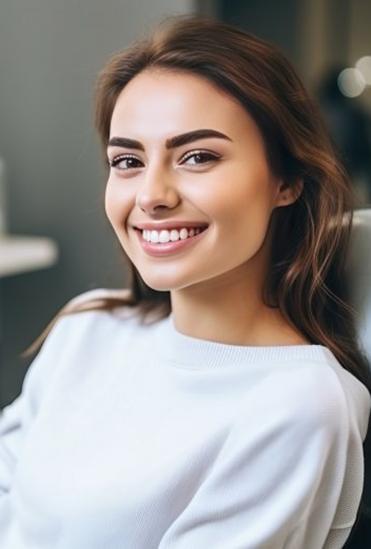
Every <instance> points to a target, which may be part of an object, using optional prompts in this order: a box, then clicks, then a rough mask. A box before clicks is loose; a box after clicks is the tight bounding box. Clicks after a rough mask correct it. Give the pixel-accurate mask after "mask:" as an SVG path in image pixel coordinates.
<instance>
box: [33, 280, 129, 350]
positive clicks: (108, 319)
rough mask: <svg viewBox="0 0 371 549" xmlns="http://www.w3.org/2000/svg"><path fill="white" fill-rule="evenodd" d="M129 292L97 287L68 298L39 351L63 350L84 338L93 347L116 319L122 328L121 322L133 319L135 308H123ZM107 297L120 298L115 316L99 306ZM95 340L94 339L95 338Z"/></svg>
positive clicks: (110, 328) (113, 325)
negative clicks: (120, 302) (120, 303)
mask: <svg viewBox="0 0 371 549" xmlns="http://www.w3.org/2000/svg"><path fill="white" fill-rule="evenodd" d="M130 297H131V291H130V289H126V288H124V289H117V290H116V289H108V288H97V289H94V290H89V291H86V292H83V293H81V294H78V295H77V296H74V297H73V298H71V299H70V300H69V301H67V303H66V304H65V305H64V306H63V307H62V308H61V309H60V311H59V313H58V315H57V317H56V319H55V321H54V323H53V325H52V327H51V329H50V332H49V333H48V336H47V338H46V339H45V342H44V344H43V347H42V352H44V353H45V352H46V351H47V350H49V349H51V348H55V347H61V346H62V347H61V348H62V349H64V348H65V347H64V344H66V345H68V348H71V346H73V345H76V344H81V342H82V341H85V338H88V339H89V340H90V341H91V343H92V344H93V343H94V341H95V340H96V341H98V340H99V339H101V338H100V337H99V336H100V335H103V334H105V333H107V334H108V333H111V334H112V330H113V329H114V327H115V326H117V324H118V320H120V327H121V328H122V327H123V323H122V320H124V319H127V321H128V322H127V323H126V325H129V319H132V320H134V319H136V318H137V317H136V312H137V307H129V306H125V300H127V299H130ZM107 298H111V299H112V298H113V299H119V300H121V299H122V306H118V310H119V313H120V314H119V315H114V314H112V311H111V310H109V309H104V308H103V307H102V305H103V303H104V300H105V299H107ZM97 338H98V339H97Z"/></svg>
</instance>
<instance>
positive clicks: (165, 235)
mask: <svg viewBox="0 0 371 549" xmlns="http://www.w3.org/2000/svg"><path fill="white" fill-rule="evenodd" d="M199 232H201V229H200V228H196V229H194V228H192V229H186V228H184V229H180V231H178V230H177V229H171V230H170V231H168V230H166V229H163V230H162V231H154V230H152V231H150V230H146V229H144V230H143V231H142V234H143V238H144V240H146V241H147V242H153V243H157V242H159V243H164V242H170V241H171V242H176V241H177V240H185V239H186V238H188V237H189V236H195V235H196V234H198V233H199Z"/></svg>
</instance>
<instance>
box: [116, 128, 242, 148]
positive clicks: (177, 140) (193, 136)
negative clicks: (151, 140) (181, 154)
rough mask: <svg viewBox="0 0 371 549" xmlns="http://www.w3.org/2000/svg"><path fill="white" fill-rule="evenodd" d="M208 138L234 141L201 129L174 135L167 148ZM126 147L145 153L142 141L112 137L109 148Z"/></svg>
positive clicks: (219, 133) (168, 140)
mask: <svg viewBox="0 0 371 549" xmlns="http://www.w3.org/2000/svg"><path fill="white" fill-rule="evenodd" d="M206 137H218V138H219V139H227V140H228V141H232V139H231V138H230V137H228V136H227V135H225V134H224V133H221V132H218V131H217V130H211V129H200V130H194V131H191V132H186V133H182V134H180V135H174V136H173V137H170V138H169V139H167V140H166V141H165V147H166V148H167V149H174V148H175V147H180V146H181V145H187V144H188V143H192V142H193V141H197V140H198V139H205V138H206ZM114 146H118V147H126V148H128V149H139V150H140V151H144V146H143V145H142V143H141V142H140V141H136V140H135V139H129V138H128V137H111V139H110V140H109V142H108V147H114Z"/></svg>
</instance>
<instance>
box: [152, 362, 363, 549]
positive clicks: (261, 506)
mask: <svg viewBox="0 0 371 549" xmlns="http://www.w3.org/2000/svg"><path fill="white" fill-rule="evenodd" d="M311 366H312V367H308V368H307V367H306V366H305V367H303V365H300V367H299V368H298V369H297V371H293V370H291V372H290V374H289V375H286V376H285V375H282V373H281V374H280V375H272V376H269V378H268V379H266V380H265V381H264V382H261V383H260V384H258V385H259V386H257V387H255V389H254V390H252V391H251V392H250V393H249V394H248V395H247V397H246V403H245V404H244V406H243V409H241V410H240V413H239V414H238V418H237V421H236V422H235V424H234V426H233V427H232V429H231V431H230V434H229V436H228V437H227V440H226V442H225V444H224V445H223V447H222V449H221V451H220V452H219V455H218V456H217V458H216V459H215V460H214V462H213V464H212V465H211V466H210V468H209V471H208V474H207V475H206V476H205V478H204V480H203V482H202V483H201V485H200V487H199V489H198V490H197V492H196V493H195V494H194V495H193V497H192V499H191V500H190V501H189V503H188V505H187V506H186V507H185V508H184V509H183V511H182V513H181V514H180V515H179V516H178V517H177V519H176V520H175V521H174V522H173V523H172V525H171V526H170V528H169V529H168V530H167V531H166V533H165V535H164V536H163V538H162V540H161V543H160V545H159V549H189V548H190V547H194V548H197V549H199V548H203V547H212V548H213V549H237V548H241V549H242V548H243V549H283V548H285V549H294V548H295V549H297V548H298V547H301V548H304V547H305V549H319V548H325V547H326V548H330V547H331V549H335V548H340V547H342V543H340V542H339V540H340V538H341V540H342V541H344V540H345V539H346V538H347V537H348V535H349V532H350V529H351V525H352V524H353V522H354V521H355V518H356V512H357V508H358V505H359V502H360V496H361V492H362V484H363V448H362V436H361V434H360V433H359V432H358V430H357V428H356V426H355V424H354V423H353V421H352V418H351V413H350V411H349V408H348V403H347V400H346V397H345V394H344V391H343V389H342V386H341V384H340V382H339V380H338V378H337V376H336V374H335V372H334V371H332V370H331V369H330V368H324V367H323V365H318V364H314V365H311ZM364 402H365V408H364V410H365V413H368V411H369V401H368V400H367V401H366V399H365V400H364ZM349 468H353V475H352V480H354V482H355V486H354V489H353V491H352V492H351V493H352V494H353V495H352V496H351V497H350V501H347V502H346V505H347V511H346V512H345V513H344V512H343V513H342V514H340V515H339V514H338V513H337V506H338V502H339V499H340V497H341V492H342V487H343V485H344V483H345V482H346V476H347V470H348V469H349ZM354 468H355V469H354ZM340 516H341V521H342V522H341V523H340V522H339V521H338V520H337V517H340ZM333 528H335V529H338V531H336V530H332V529H333ZM330 531H331V534H330Z"/></svg>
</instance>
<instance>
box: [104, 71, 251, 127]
mask: <svg viewBox="0 0 371 549" xmlns="http://www.w3.org/2000/svg"><path fill="white" fill-rule="evenodd" d="M254 126H255V124H254V122H253V120H252V118H251V117H250V115H249V114H248V113H247V112H246V111H245V109H244V108H243V107H242V105H241V104H240V103H239V102H238V101H237V99H235V98H234V97H233V96H231V95H230V94H228V93H227V92H225V91H223V90H221V89H219V88H218V87H217V86H216V85H214V84H213V83H212V82H210V81H208V80H207V79H206V78H204V77H202V76H198V75H195V74H191V73H187V72H180V71H169V70H163V69H151V70H148V69H147V70H145V71H143V72H141V73H139V74H138V75H136V76H135V77H134V78H133V79H132V80H131V81H130V82H129V83H128V84H127V86H126V87H125V88H124V89H123V90H122V91H121V93H120V94H119V96H118V98H117V101H116V104H115V107H114V110H113V113H112V119H111V132H110V133H111V135H113V134H115V135H116V133H118V132H120V130H122V129H125V130H126V131H129V130H132V131H136V132H140V133H143V134H148V133H150V132H151V131H157V132H160V131H161V133H167V132H169V133H172V132H174V131H178V130H179V129H184V131H187V130H188V129H189V128H190V127H192V128H193V127H211V128H216V129H220V130H221V131H223V129H224V130H225V131H229V132H231V131H233V132H234V133H238V132H240V131H246V130H248V131H252V130H253V129H254V130H255V131H256V128H254Z"/></svg>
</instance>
